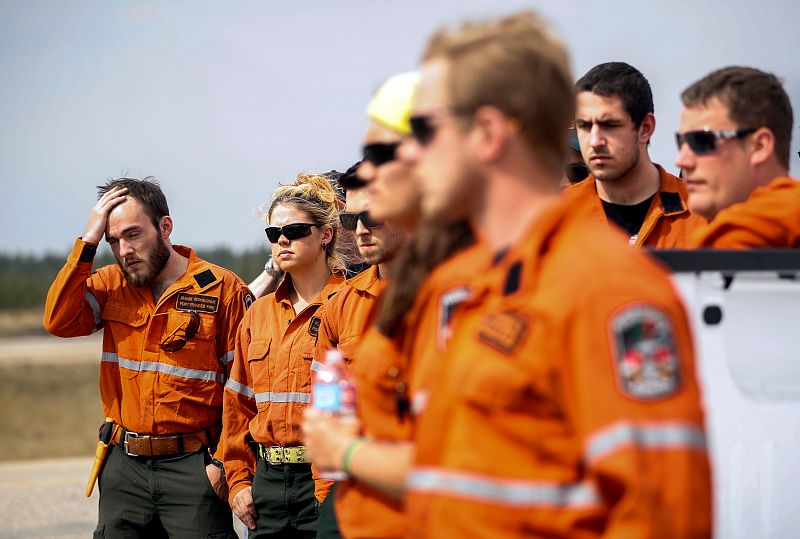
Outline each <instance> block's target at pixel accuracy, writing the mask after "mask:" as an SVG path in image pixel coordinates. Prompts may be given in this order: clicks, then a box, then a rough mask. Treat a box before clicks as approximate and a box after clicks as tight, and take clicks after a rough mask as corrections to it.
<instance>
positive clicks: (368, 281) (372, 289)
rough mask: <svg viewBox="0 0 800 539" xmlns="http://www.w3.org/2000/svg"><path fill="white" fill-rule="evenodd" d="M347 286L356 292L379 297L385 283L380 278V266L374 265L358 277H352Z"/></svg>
mask: <svg viewBox="0 0 800 539" xmlns="http://www.w3.org/2000/svg"><path fill="white" fill-rule="evenodd" d="M347 284H348V285H350V286H352V287H353V288H355V289H356V290H359V291H361V292H369V293H370V294H372V295H373V296H377V295H378V293H379V292H380V291H381V289H382V288H383V286H382V284H383V281H382V280H380V279H379V278H378V265H377V264H373V265H372V266H370V267H369V268H367V269H365V270H364V271H362V272H361V273H359V274H358V275H356V276H354V277H351V278H350V279H349V280H348V281H347Z"/></svg>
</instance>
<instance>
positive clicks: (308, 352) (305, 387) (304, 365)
mask: <svg viewBox="0 0 800 539" xmlns="http://www.w3.org/2000/svg"><path fill="white" fill-rule="evenodd" d="M300 358H301V362H300V365H299V370H298V372H297V373H296V374H295V376H296V382H295V387H296V388H297V390H298V391H311V377H312V376H313V374H312V371H311V366H312V365H313V364H314V343H313V342H304V343H302V344H301V345H300ZM321 360H322V361H324V360H325V358H321Z"/></svg>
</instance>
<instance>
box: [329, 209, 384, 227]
mask: <svg viewBox="0 0 800 539" xmlns="http://www.w3.org/2000/svg"><path fill="white" fill-rule="evenodd" d="M339 221H340V222H341V223H342V228H344V229H345V230H355V229H356V227H357V226H358V222H359V221H361V224H362V225H364V226H365V227H367V228H378V227H379V226H383V221H378V220H377V219H373V218H372V217H370V216H369V212H368V211H360V212H358V213H353V212H346V211H343V212H342V213H340V214H339Z"/></svg>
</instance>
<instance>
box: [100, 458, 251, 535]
mask: <svg viewBox="0 0 800 539" xmlns="http://www.w3.org/2000/svg"><path fill="white" fill-rule="evenodd" d="M209 462H210V457H209V456H208V453H207V452H206V451H199V452H197V453H190V454H188V455H183V456H180V457H160V458H153V457H131V456H128V455H126V454H125V452H124V451H123V450H122V448H121V447H120V446H118V445H114V446H113V447H112V448H111V449H110V450H109V455H108V458H107V460H106V463H105V466H104V467H103V471H102V473H101V474H100V477H99V480H98V485H99V487H100V516H99V519H98V523H97V529H96V530H95V532H94V537H95V538H110V539H116V538H125V539H127V538H131V537H142V538H145V537H146V538H148V539H149V538H161V537H170V538H184V537H185V538H187V539H188V538H192V539H197V538H203V537H210V538H214V539H217V538H226V539H236V533H235V532H234V530H233V520H232V515H231V509H230V507H229V506H228V503H227V502H224V501H222V500H220V499H219V498H218V497H217V495H216V494H215V493H214V491H213V490H212V488H211V483H209V481H208V476H207V475H206V470H205V468H206V465H207V464H208V463H209Z"/></svg>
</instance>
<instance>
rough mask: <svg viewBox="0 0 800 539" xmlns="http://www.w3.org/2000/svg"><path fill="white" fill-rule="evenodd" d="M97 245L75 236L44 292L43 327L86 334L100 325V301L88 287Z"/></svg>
mask: <svg viewBox="0 0 800 539" xmlns="http://www.w3.org/2000/svg"><path fill="white" fill-rule="evenodd" d="M96 247H97V246H96V245H92V244H89V243H85V242H83V241H82V240H80V239H79V240H77V241H76V242H75V245H74V247H73V249H72V252H71V253H70V254H69V256H68V257H67V262H66V264H64V267H62V268H61V271H59V273H58V275H57V276H56V278H55V280H54V281H53V284H52V285H51V286H50V289H49V290H48V292H47V300H46V303H45V309H44V317H43V320H42V323H43V325H44V327H45V329H46V330H47V331H48V332H50V333H51V334H53V335H56V336H58V337H76V336H80V335H89V334H90V333H93V332H94V331H96V330H97V329H98V328H99V327H100V325H101V319H100V314H101V305H100V302H99V298H98V297H97V294H95V293H94V292H93V291H92V290H90V289H89V286H88V284H87V283H88V279H90V276H91V273H92V260H93V259H94V253H95V250H96Z"/></svg>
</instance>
